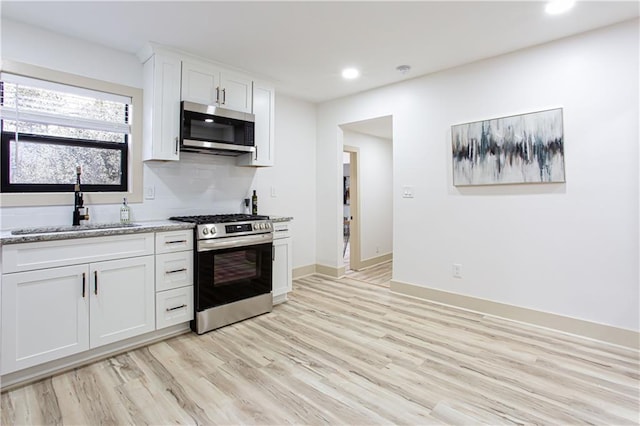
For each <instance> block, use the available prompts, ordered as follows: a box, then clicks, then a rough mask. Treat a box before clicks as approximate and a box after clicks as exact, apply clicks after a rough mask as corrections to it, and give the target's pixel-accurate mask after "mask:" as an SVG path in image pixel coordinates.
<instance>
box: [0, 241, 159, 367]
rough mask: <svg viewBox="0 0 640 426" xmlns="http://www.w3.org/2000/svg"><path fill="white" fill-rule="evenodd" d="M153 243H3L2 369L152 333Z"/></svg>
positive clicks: (36, 363) (52, 358) (153, 313)
mask: <svg viewBox="0 0 640 426" xmlns="http://www.w3.org/2000/svg"><path fill="white" fill-rule="evenodd" d="M153 241H154V234H153V233H147V234H136V235H126V236H113V237H96V238H80V239H74V240H62V241H46V242H35V243H24V244H15V245H6V246H3V247H2V267H3V272H4V274H3V275H2V301H1V306H2V328H1V332H2V333H1V334H2V348H1V349H0V355H1V363H0V372H1V373H2V374H3V375H4V374H7V373H11V372H14V371H18V370H22V369H24V368H28V367H33V366H36V365H38V364H42V363H44V362H48V361H53V360H56V359H60V358H63V357H66V356H69V355H73V354H76V353H79V352H82V351H86V350H88V349H93V348H97V347H100V346H103V345H106V344H109V343H113V342H116V341H120V340H124V339H127V338H130V337H134V336H138V335H141V334H144V333H147V332H150V331H153V330H154V329H155V280H154V276H155V271H154V258H155V257H154V255H153V253H154V250H153V247H154V246H153ZM74 259H75V260H74ZM64 263H75V264H71V265H65V266H58V265H60V264H64ZM28 269H32V270H28Z"/></svg>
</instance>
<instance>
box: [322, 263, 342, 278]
mask: <svg viewBox="0 0 640 426" xmlns="http://www.w3.org/2000/svg"><path fill="white" fill-rule="evenodd" d="M344 273H345V270H344V266H340V267H338V268H335V267H333V266H327V265H318V264H316V274H320V275H326V276H328V277H331V278H340V277H343V276H344Z"/></svg>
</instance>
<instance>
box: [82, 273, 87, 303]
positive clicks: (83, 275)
mask: <svg viewBox="0 0 640 426" xmlns="http://www.w3.org/2000/svg"><path fill="white" fill-rule="evenodd" d="M86 286H87V274H85V273H84V272H83V273H82V298H83V299H84V296H85V288H86Z"/></svg>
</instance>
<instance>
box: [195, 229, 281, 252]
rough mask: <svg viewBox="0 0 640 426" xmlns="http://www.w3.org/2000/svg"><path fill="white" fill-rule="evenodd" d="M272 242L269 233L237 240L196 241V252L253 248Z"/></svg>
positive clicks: (271, 236)
mask: <svg viewBox="0 0 640 426" xmlns="http://www.w3.org/2000/svg"><path fill="white" fill-rule="evenodd" d="M272 242H273V235H272V234H271V233H268V234H258V235H247V236H244V237H237V238H220V239H217V240H216V239H213V240H201V241H198V251H210V250H219V249H224V248H231V247H246V246H255V245H258V244H270V243H272Z"/></svg>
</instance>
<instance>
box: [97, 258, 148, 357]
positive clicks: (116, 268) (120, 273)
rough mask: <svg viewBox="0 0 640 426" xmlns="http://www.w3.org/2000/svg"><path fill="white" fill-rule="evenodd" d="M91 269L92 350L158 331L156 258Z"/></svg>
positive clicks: (128, 260) (124, 261) (101, 264)
mask: <svg viewBox="0 0 640 426" xmlns="http://www.w3.org/2000/svg"><path fill="white" fill-rule="evenodd" d="M89 266H90V278H91V280H92V283H91V286H90V292H89V293H90V297H89V301H90V307H89V313H90V315H89V318H90V321H89V324H90V325H91V327H90V340H89V343H90V347H91V348H97V347H98V346H102V345H106V344H109V343H113V342H117V341H119V340H123V339H127V338H129V337H133V336H138V335H140V334H143V333H147V332H149V331H153V330H155V309H154V302H155V300H154V291H155V287H154V257H153V256H143V257H134V258H131V259H119V260H112V261H107V262H99V263H94V264H91V265H89Z"/></svg>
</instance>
